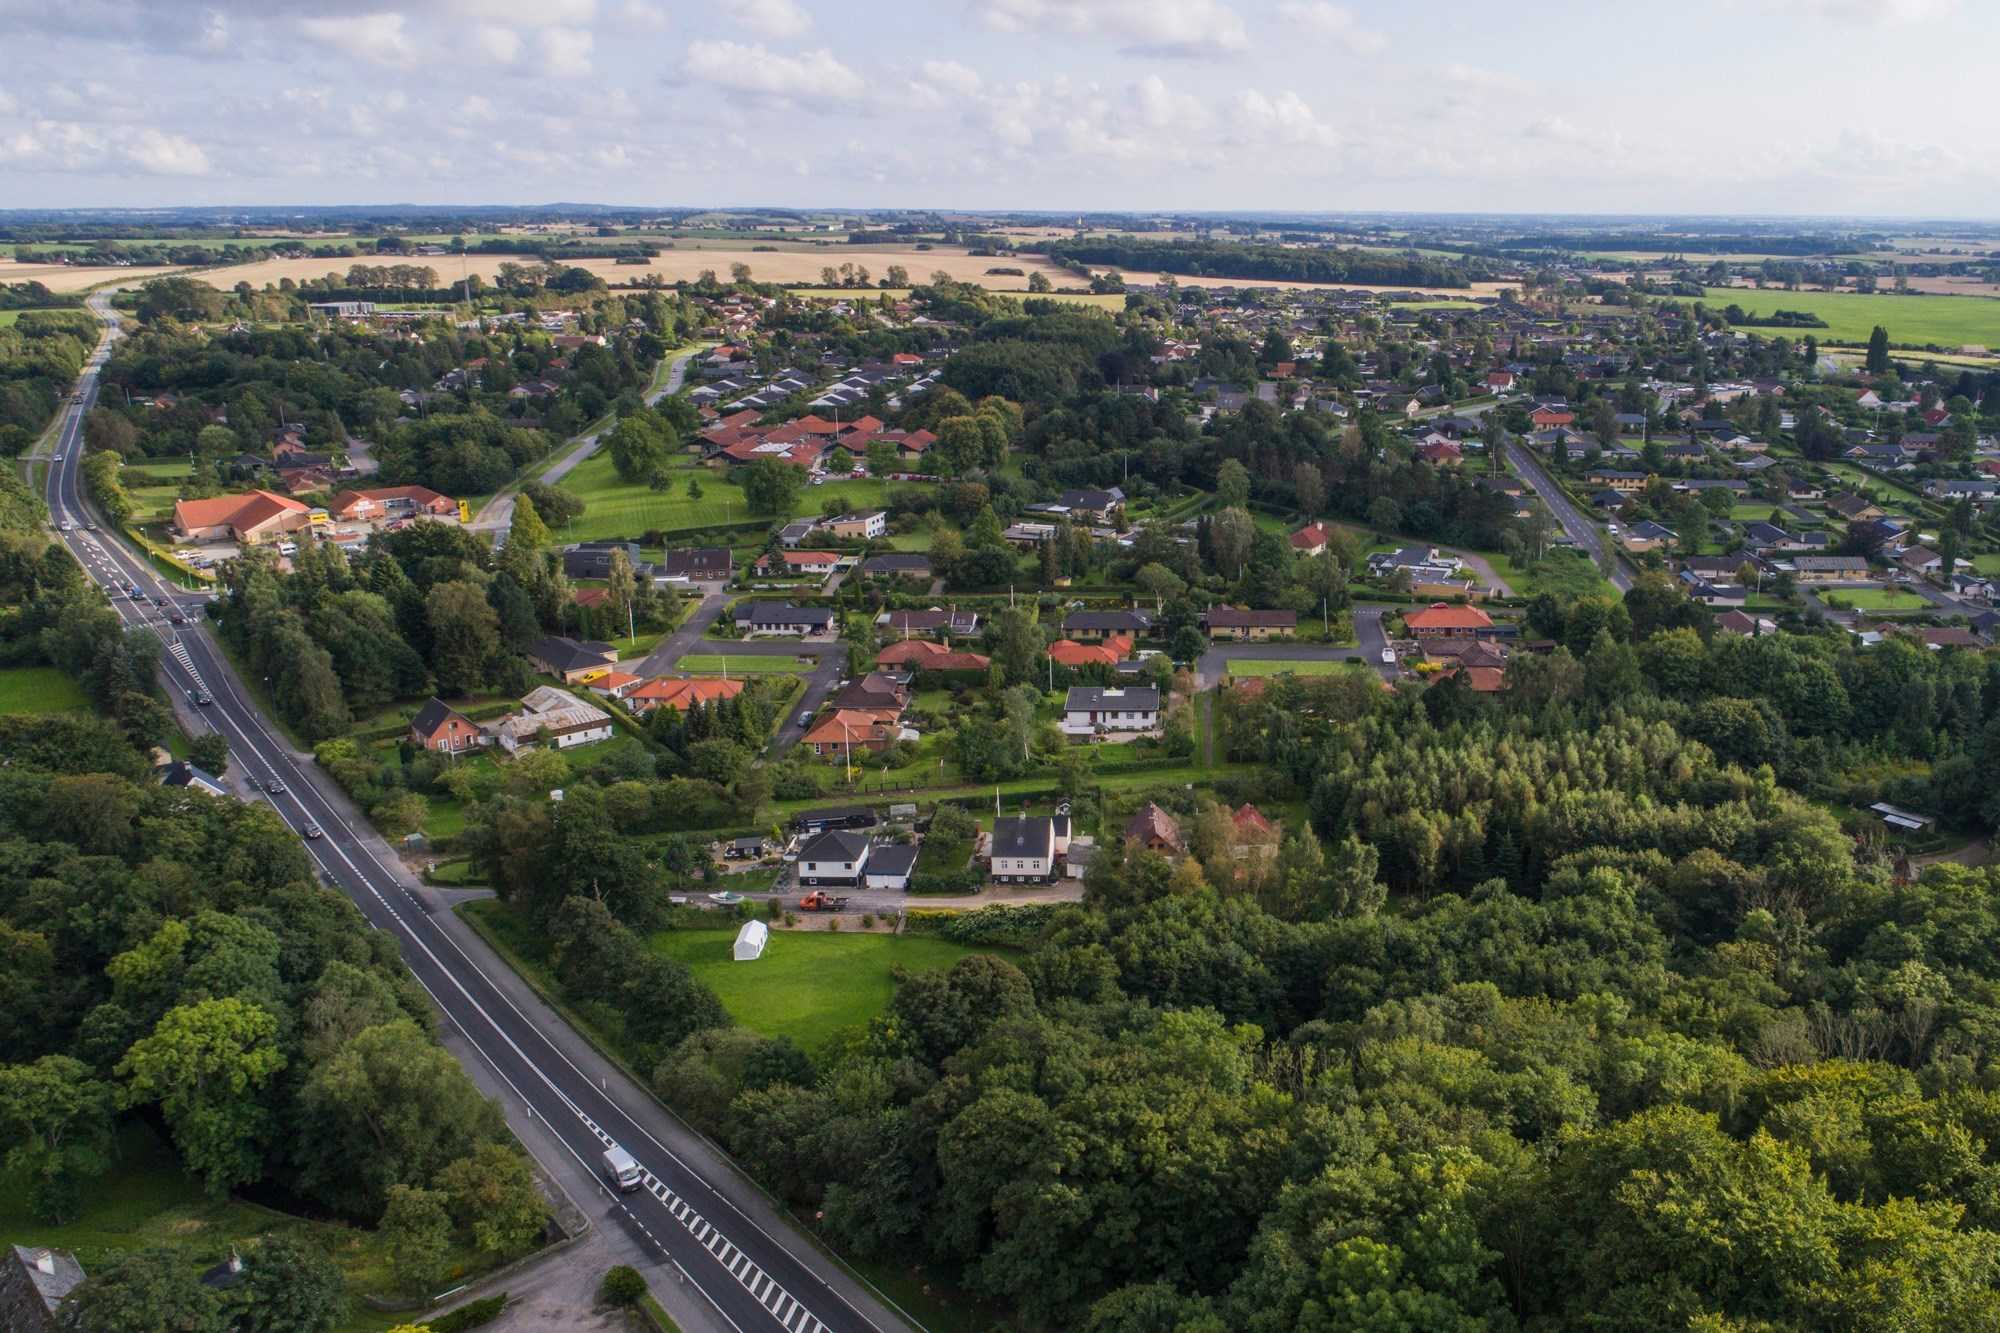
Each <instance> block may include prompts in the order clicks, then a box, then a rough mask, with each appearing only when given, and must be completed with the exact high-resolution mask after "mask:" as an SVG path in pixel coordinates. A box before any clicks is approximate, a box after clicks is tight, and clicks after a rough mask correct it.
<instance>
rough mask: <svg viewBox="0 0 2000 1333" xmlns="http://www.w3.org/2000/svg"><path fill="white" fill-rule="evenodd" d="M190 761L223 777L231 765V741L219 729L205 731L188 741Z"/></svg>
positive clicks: (197, 766)
mask: <svg viewBox="0 0 2000 1333" xmlns="http://www.w3.org/2000/svg"><path fill="white" fill-rule="evenodd" d="M188 762H190V763H192V764H193V765H194V766H195V767H196V768H200V769H204V770H206V771H207V772H209V773H211V774H213V775H214V776H216V777H218V778H219V777H221V776H222V774H223V772H224V771H225V770H226V769H228V767H229V741H228V739H227V738H226V737H225V736H223V734H222V733H221V732H219V731H209V732H204V733H202V734H201V735H199V736H197V737H195V738H194V739H193V740H191V741H189V742H188Z"/></svg>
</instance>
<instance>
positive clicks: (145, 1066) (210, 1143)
mask: <svg viewBox="0 0 2000 1333" xmlns="http://www.w3.org/2000/svg"><path fill="white" fill-rule="evenodd" d="M277 1034H278V1021H277V1020H276V1019H275V1018H273V1017H271V1015H270V1014H269V1013H268V1012H266V1011H265V1010H264V1009H262V1008H259V1007H258V1006H257V1005H254V1004H250V1003H248V1002H246V1001H244V1000H240V999H235V998H228V999H220V1000H201V1001H197V1002H196V1003H194V1004H187V1005H182V1006H180V1007H178V1008H175V1009H170V1010H168V1011H167V1014H166V1016H165V1017H164V1018H162V1019H161V1020H160V1021H159V1023H158V1024H157V1025H155V1027H154V1028H153V1031H152V1034H151V1035H150V1036H147V1037H144V1038H142V1039H140V1040H139V1041H136V1042H134V1043H133V1044H132V1048H131V1049H130V1050H128V1051H127V1052H126V1053H125V1058H124V1059H122V1060H120V1061H119V1062H118V1069H117V1073H118V1076H119V1077H120V1078H121V1079H123V1080H124V1081H125V1090H124V1097H123V1099H124V1101H125V1103H126V1104H127V1105H128V1106H129V1105H138V1104H141V1103H146V1102H158V1103H159V1105H160V1111H161V1113H162V1114H163V1115H164V1116H165V1117H166V1121H167V1127H168V1129H169V1130H171V1131H172V1133H173V1136H174V1145H175V1146H176V1147H177V1148H179V1149H180V1153H181V1157H182V1159H183V1160H184V1161H185V1162H186V1163H187V1165H188V1168H189V1169H190V1170H191V1171H194V1172H195V1173H196V1174H198V1175H200V1176H202V1177H203V1179H204V1183H205V1184H206V1185H207V1187H208V1192H209V1193H210V1194H212V1195H215V1196H216V1197H218V1198H219V1197H221V1196H222V1195H224V1194H227V1193H228V1192H229V1191H230V1190H231V1189H233V1188H235V1187H236V1186H238V1185H240V1184H243V1183H245V1182H246V1181H251V1180H255V1179H257V1178H258V1177H259V1176H260V1175H262V1174H263V1143H264V1140H265V1138H266V1136H267V1135H268V1133H269V1131H270V1120H271V1116H270V1111H269V1109H268V1108H267V1107H266V1106H265V1105H264V1103H263V1102H262V1101H260V1100H258V1097H257V1094H258V1093H260V1092H261V1091H262V1090H263V1088H264V1085H265V1084H266V1083H268V1082H270V1080H271V1078H272V1076H274V1075H275V1074H276V1073H277V1072H278V1071H279V1070H280V1069H283V1068H284V1067H285V1056H284V1053H283V1052H281V1051H280V1050H279V1049H278V1048H277V1046H276V1045H275V1042H274V1039H275V1038H276V1037H277Z"/></svg>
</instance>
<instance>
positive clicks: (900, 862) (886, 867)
mask: <svg viewBox="0 0 2000 1333" xmlns="http://www.w3.org/2000/svg"><path fill="white" fill-rule="evenodd" d="M918 851H919V848H918V847H917V845H916V844H915V843H913V842H878V843H876V844H875V845H874V846H873V847H872V848H870V849H869V852H868V863H867V869H865V870H864V871H862V875H861V883H862V887H863V888H868V889H884V890H887V891H889V892H891V893H897V892H901V891H902V890H904V889H907V888H909V887H910V876H911V874H912V873H914V872H915V871H916V868H917V853H918Z"/></svg>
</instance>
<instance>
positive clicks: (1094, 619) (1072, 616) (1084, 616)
mask: <svg viewBox="0 0 2000 1333" xmlns="http://www.w3.org/2000/svg"><path fill="white" fill-rule="evenodd" d="M1152 627H1153V618H1152V617H1151V616H1149V615H1147V614H1146V613H1145V612H1144V611H1072V612H1070V613H1069V614H1068V615H1066V616H1064V617H1063V623H1062V630H1063V636H1064V637H1065V638H1070V639H1076V640H1079V641H1082V642H1092V641H1095V640H1097V639H1104V638H1109V637H1110V636H1111V635H1113V634H1125V635H1131V636H1134V637H1136V636H1138V635H1141V634H1144V633H1145V632H1146V631H1147V630H1149V629H1151V628H1152Z"/></svg>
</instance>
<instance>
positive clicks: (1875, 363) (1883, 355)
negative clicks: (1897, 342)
mask: <svg viewBox="0 0 2000 1333" xmlns="http://www.w3.org/2000/svg"><path fill="white" fill-rule="evenodd" d="M1863 365H1864V366H1865V367H1866V368H1867V371H1868V373H1869V374H1871V375H1880V374H1883V373H1884V372H1885V371H1887V370H1888V369H1889V330H1887V329H1886V328H1883V327H1882V326H1881V325H1880V324H1877V325H1876V326H1875V327H1874V328H1873V329H1871V330H1869V332H1868V356H1867V359H1866V360H1865V361H1864V362H1863Z"/></svg>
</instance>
